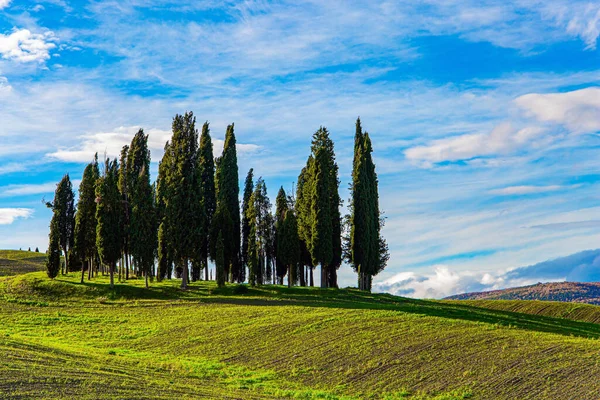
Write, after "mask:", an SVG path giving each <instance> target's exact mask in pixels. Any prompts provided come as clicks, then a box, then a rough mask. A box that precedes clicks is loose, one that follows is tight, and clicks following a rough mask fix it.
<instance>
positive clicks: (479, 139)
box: [404, 123, 544, 166]
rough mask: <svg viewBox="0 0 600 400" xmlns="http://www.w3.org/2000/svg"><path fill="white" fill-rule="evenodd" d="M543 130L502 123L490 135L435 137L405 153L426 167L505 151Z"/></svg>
mask: <svg viewBox="0 0 600 400" xmlns="http://www.w3.org/2000/svg"><path fill="white" fill-rule="evenodd" d="M543 132H544V131H543V129H541V128H538V127H527V128H523V129H520V130H515V129H514V128H513V127H512V126H511V124H509V123H503V124H500V125H498V126H497V127H496V128H494V129H493V130H492V131H491V132H490V133H489V134H485V133H475V134H466V135H459V136H453V137H450V138H445V139H438V140H434V141H432V142H430V143H429V144H427V145H424V146H416V147H411V148H409V149H407V150H406V151H405V153H404V154H405V156H406V158H407V159H409V160H411V161H415V162H418V163H422V164H423V165H425V166H431V165H432V164H433V163H440V162H444V161H457V160H469V159H472V158H475V157H483V156H491V155H499V154H507V153H510V152H512V151H514V150H516V149H518V148H519V147H522V146H524V145H527V144H529V143H530V142H531V141H532V140H533V139H535V138H537V137H539V136H540V135H541V134H542V133H543Z"/></svg>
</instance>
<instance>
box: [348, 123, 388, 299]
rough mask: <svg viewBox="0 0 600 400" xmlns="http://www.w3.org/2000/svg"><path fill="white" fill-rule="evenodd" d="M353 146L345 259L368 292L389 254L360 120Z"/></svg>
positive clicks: (368, 143)
mask: <svg viewBox="0 0 600 400" xmlns="http://www.w3.org/2000/svg"><path fill="white" fill-rule="evenodd" d="M354 143H355V144H354V162H353V171H352V183H351V185H350V190H351V198H350V216H349V224H350V234H349V237H348V239H347V241H348V242H349V243H348V244H347V245H346V247H347V248H348V251H347V259H348V262H349V263H350V265H352V267H353V268H354V270H355V271H356V272H357V273H358V287H359V289H360V290H367V291H370V290H371V285H372V278H373V276H375V275H377V274H378V273H379V272H381V271H382V270H383V269H384V268H385V266H386V264H387V260H388V259H389V253H388V248H387V244H386V242H385V239H383V237H382V236H381V227H382V226H383V219H382V218H381V215H380V211H379V194H378V188H377V186H378V182H377V174H376V172H375V164H374V163H373V159H372V155H371V153H372V151H373V149H372V146H371V139H370V138H369V134H368V133H366V132H365V133H363V132H362V127H361V124H360V119H358V120H357V121H356V134H355V140H354Z"/></svg>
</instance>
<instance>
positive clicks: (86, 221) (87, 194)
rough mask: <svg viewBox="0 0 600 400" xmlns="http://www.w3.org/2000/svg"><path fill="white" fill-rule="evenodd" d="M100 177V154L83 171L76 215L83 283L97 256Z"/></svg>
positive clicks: (76, 242)
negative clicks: (97, 196)
mask: <svg viewBox="0 0 600 400" xmlns="http://www.w3.org/2000/svg"><path fill="white" fill-rule="evenodd" d="M99 176H100V171H99V169H98V154H96V155H95V156H94V161H92V162H91V163H90V164H88V165H87V166H86V167H85V170H84V171H83V177H82V179H81V183H80V184H79V199H78V201H77V213H76V214H75V243H74V246H75V250H76V253H77V254H78V255H79V258H81V260H82V261H83V262H82V264H81V283H83V279H84V276H85V266H86V264H87V268H88V279H89V277H90V276H91V269H92V262H93V259H94V258H95V256H96V181H97V180H98V178H99Z"/></svg>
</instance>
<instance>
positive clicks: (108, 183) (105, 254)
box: [96, 159, 122, 289]
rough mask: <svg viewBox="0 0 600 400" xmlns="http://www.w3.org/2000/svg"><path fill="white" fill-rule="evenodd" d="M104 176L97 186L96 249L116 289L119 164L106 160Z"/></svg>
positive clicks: (119, 211) (119, 221)
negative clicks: (107, 268)
mask: <svg viewBox="0 0 600 400" xmlns="http://www.w3.org/2000/svg"><path fill="white" fill-rule="evenodd" d="M105 163H106V169H105V172H104V176H102V177H101V178H99V179H98V182H97V184H96V199H97V200H96V201H97V205H96V220H97V226H96V247H97V248H98V253H99V255H100V260H101V262H102V263H103V264H104V265H107V266H108V267H109V273H110V287H111V289H112V288H114V273H115V268H116V265H117V261H118V260H119V258H120V257H121V243H122V238H121V212H122V206H121V205H122V203H121V194H120V192H119V187H118V181H119V164H118V162H117V160H116V159H115V160H114V161H110V160H106V161H105Z"/></svg>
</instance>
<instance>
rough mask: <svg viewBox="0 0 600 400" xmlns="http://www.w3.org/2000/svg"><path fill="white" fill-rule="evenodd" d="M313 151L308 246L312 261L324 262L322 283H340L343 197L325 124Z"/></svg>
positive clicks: (315, 137) (314, 138) (330, 285)
mask: <svg viewBox="0 0 600 400" xmlns="http://www.w3.org/2000/svg"><path fill="white" fill-rule="evenodd" d="M312 155H313V157H314V162H313V163H312V168H311V169H312V171H311V173H310V178H311V180H312V182H311V185H310V186H311V187H310V210H311V211H310V214H311V218H310V222H311V225H310V227H311V238H310V243H308V248H309V250H310V253H311V256H312V259H313V263H314V264H321V287H322V288H326V287H337V269H338V268H339V266H340V265H341V260H342V243H341V215H340V211H339V207H340V203H341V200H340V197H339V192H338V188H339V179H338V166H337V164H336V162H335V153H334V149H333V141H332V140H331V138H330V137H329V132H328V131H327V129H326V128H324V127H321V128H320V129H319V130H318V131H317V132H316V133H315V134H314V135H313V140H312Z"/></svg>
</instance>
